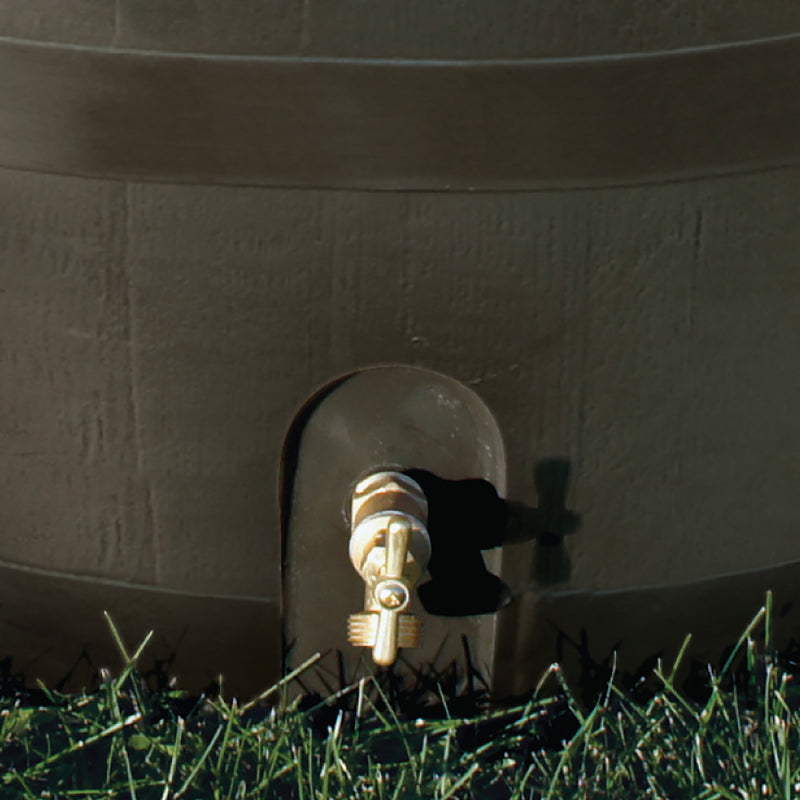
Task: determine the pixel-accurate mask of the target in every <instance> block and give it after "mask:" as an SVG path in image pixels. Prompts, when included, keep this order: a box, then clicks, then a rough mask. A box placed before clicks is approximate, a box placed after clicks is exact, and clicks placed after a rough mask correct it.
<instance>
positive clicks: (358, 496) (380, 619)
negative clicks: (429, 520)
mask: <svg viewBox="0 0 800 800" xmlns="http://www.w3.org/2000/svg"><path fill="white" fill-rule="evenodd" d="M411 512H413V513H411ZM426 517H427V501H426V500H425V495H424V494H423V493H422V490H421V489H420V488H419V486H418V485H417V484H416V483H415V482H414V481H412V480H411V479H410V478H407V477H406V476H405V475H401V474H399V473H394V472H381V473H377V474H375V475H371V476H369V477H368V478H365V479H364V480H363V481H361V482H360V483H359V484H358V486H356V490H355V492H354V494H353V500H352V533H351V538H350V558H351V560H352V562H353V565H354V566H355V568H356V570H358V572H359V574H360V575H361V577H362V578H363V579H364V581H365V584H366V592H365V602H364V605H365V609H364V611H363V612H362V613H360V614H351V615H350V617H349V619H348V639H349V641H350V642H351V644H354V645H356V646H359V647H371V648H372V658H373V660H374V662H375V663H376V664H378V665H381V666H388V665H390V664H392V663H394V661H395V659H396V658H397V650H398V648H399V647H416V646H417V645H418V644H419V642H420V639H421V632H422V631H421V629H422V626H421V623H420V622H419V620H418V619H416V617H414V616H413V615H411V614H407V613H404V612H405V611H406V609H407V608H408V607H409V605H410V604H411V588H412V586H413V585H414V584H415V583H416V582H417V580H419V578H420V576H421V574H422V572H423V571H424V570H425V568H426V566H427V563H428V560H429V558H430V541H429V539H428V534H427V531H426V530H425V523H424V521H423V520H424V519H425V518H426ZM420 518H422V519H420Z"/></svg>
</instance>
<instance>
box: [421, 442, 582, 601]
mask: <svg viewBox="0 0 800 800" xmlns="http://www.w3.org/2000/svg"><path fill="white" fill-rule="evenodd" d="M406 474H407V475H408V476H409V477H410V478H413V479H414V480H415V481H416V482H417V483H418V484H419V485H420V487H421V488H422V490H423V492H424V493H425V496H426V497H427V499H428V533H429V534H430V537H431V560H430V563H429V564H428V570H429V572H430V576H431V580H430V581H428V582H426V583H424V584H422V585H421V586H420V587H419V589H418V595H419V598H420V601H421V602H422V605H423V607H424V608H425V610H426V611H427V612H428V613H429V614H436V615H439V616H471V615H476V614H491V613H494V612H495V611H497V610H498V609H500V608H502V607H503V606H506V605H508V603H509V602H510V601H511V592H510V590H509V588H508V587H507V586H506V584H505V583H504V582H503V581H502V580H501V579H500V578H499V577H498V576H497V575H494V574H492V573H491V572H489V570H488V569H487V568H486V564H485V563H484V560H483V556H482V554H481V551H482V550H488V549H492V548H495V547H500V546H502V545H504V544H511V543H518V542H524V541H530V540H534V541H535V543H536V545H535V547H536V549H535V554H534V561H533V566H532V570H533V573H534V574H533V578H534V580H535V581H536V582H537V583H540V584H544V585H551V584H553V583H558V582H560V581H564V580H566V579H567V578H568V577H569V558H568V556H567V553H566V548H565V547H564V537H565V536H567V535H568V534H570V533H573V532H574V531H576V530H577V529H578V527H579V525H580V516H579V515H578V514H576V513H575V512H573V511H569V510H568V509H567V508H566V494H567V485H568V482H569V474H570V465H569V462H568V461H567V460H566V459H560V458H551V459H546V460H543V461H540V462H539V463H538V464H537V465H536V469H535V472H534V482H535V485H536V490H537V492H538V495H539V506H538V508H530V507H529V506H526V505H524V504H523V503H518V502H513V501H506V500H503V499H502V498H501V497H500V496H499V495H498V493H497V490H496V489H495V487H494V486H492V484H491V483H489V482H488V481H486V480H483V479H479V478H471V479H466V480H457V481H450V480H446V479H444V478H440V477H439V476H438V475H434V474H433V473H432V472H428V471H427V470H421V469H411V470H406Z"/></svg>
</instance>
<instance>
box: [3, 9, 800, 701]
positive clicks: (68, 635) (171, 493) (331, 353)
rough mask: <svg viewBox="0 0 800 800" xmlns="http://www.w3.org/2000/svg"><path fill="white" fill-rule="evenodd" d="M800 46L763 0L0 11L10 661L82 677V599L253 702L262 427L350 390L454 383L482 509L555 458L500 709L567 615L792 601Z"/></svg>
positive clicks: (515, 611) (266, 517) (269, 616)
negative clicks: (325, 395) (548, 542)
mask: <svg viewBox="0 0 800 800" xmlns="http://www.w3.org/2000/svg"><path fill="white" fill-rule="evenodd" d="M798 24H800V10H798V8H797V6H796V4H795V3H792V2H788V0H787V1H786V2H781V3H772V4H770V7H769V9H765V7H764V4H763V3H761V2H758V0H752V1H751V2H745V3H740V4H738V5H737V6H736V8H735V9H731V7H730V4H729V3H725V2H722V1H721V0H719V2H709V3H704V4H697V3H694V2H691V1H690V0H685V2H683V1H682V2H678V3H677V4H676V3H672V4H670V6H669V8H668V9H667V7H666V6H665V7H663V8H662V7H661V6H659V5H657V4H653V3H650V2H645V1H644V0H615V1H613V2H612V0H593V2H588V3H580V4H566V5H565V4H563V3H560V2H557V1H556V0H549V2H545V3H537V4H536V5H535V6H526V5H522V6H521V5H520V4H518V3H512V2H497V0H469V2H466V3H464V2H445V3H436V4H431V3H428V2H424V1H423V0H412V2H408V0H402V2H401V1H400V0H398V2H391V3H388V4H387V3H381V4H380V5H375V6H371V7H367V6H365V5H364V4H363V3H360V2H357V0H352V2H341V3H335V4H331V3H329V4H324V3H323V4H315V3H311V2H304V3H287V2H283V0H274V1H273V2H261V1H260V0H247V2H243V3H237V4H236V9H235V10H233V9H232V7H231V4H229V3H222V2H219V0H195V1H194V2H188V0H172V1H171V2H163V0H161V1H160V2H150V1H149V0H148V2H142V0H118V2H116V3H114V4H109V3H106V2H101V1H100V0H81V2H79V3H74V4H72V5H71V6H70V9H69V11H68V12H65V11H64V10H63V9H62V8H61V6H60V5H59V4H58V3H55V2H53V0H24V2H23V1H22V0H12V2H5V3H4V4H3V5H2V8H0V37H2V38H0V192H1V193H2V194H1V195H0V206H1V207H2V208H3V215H2V226H1V227H0V243H1V244H2V263H1V264H0V289H1V290H2V291H1V292H0V344H1V345H2V351H0V387H1V391H0V403H1V404H2V405H1V406H0V571H2V579H0V656H2V655H3V654H6V653H7V654H8V655H12V656H13V657H14V661H13V665H14V666H13V669H15V670H19V671H21V672H23V673H24V674H25V676H26V678H27V679H28V680H32V679H33V678H35V677H37V676H40V677H43V678H45V679H47V680H57V679H58V678H60V677H64V676H66V675H67V674H68V673H69V674H71V676H72V677H71V679H70V680H71V681H72V682H73V683H76V682H77V683H78V684H80V682H81V681H84V682H85V681H86V680H89V676H90V674H91V669H93V668H95V667H97V666H101V665H104V664H106V662H111V663H110V666H114V663H113V662H114V659H115V658H116V656H115V655H114V651H113V647H112V646H111V638H110V636H109V635H108V634H107V632H106V631H105V630H104V627H105V623H104V621H103V619H102V616H101V611H102V610H103V609H108V610H109V611H110V612H111V613H112V616H114V617H115V618H116V619H117V620H118V621H119V624H120V627H121V629H122V631H123V634H124V635H125V637H126V638H127V640H128V641H129V642H130V644H131V645H133V644H134V643H135V641H136V640H138V639H140V638H141V637H142V636H143V635H144V634H145V633H146V631H147V630H149V629H151V628H155V629H156V631H157V636H156V638H155V640H154V643H153V645H152V646H151V649H150V651H149V652H150V653H151V661H152V660H153V659H169V657H170V654H172V653H177V654H178V655H176V658H175V661H174V662H171V663H170V664H169V669H171V670H172V671H173V672H175V673H176V674H178V676H179V679H180V680H181V681H182V682H183V684H184V685H187V686H189V687H193V688H197V687H202V686H203V685H204V684H205V683H207V682H209V681H211V680H213V679H214V678H215V677H216V675H217V673H218V672H220V671H221V672H223V673H224V674H225V675H226V676H227V678H228V680H229V682H230V685H231V686H232V687H233V690H235V691H237V692H246V691H250V690H253V691H255V690H256V689H257V688H259V687H260V686H261V685H263V684H266V683H268V682H269V681H271V680H273V679H274V678H275V677H276V676H277V674H278V670H279V649H280V647H279V646H280V596H279V595H280V591H279V585H280V583H279V572H280V552H279V550H280V535H279V519H280V514H279V508H278V491H277V484H278V474H279V466H280V464H279V461H280V454H281V450H282V446H283V441H284V437H285V436H286V433H287V431H288V430H289V428H290V425H291V423H292V420H293V419H294V417H295V414H296V413H297V412H298V410H299V409H300V408H301V407H302V405H303V403H304V402H305V401H306V400H307V399H308V398H309V397H311V396H312V395H313V394H314V392H315V391H316V390H317V389H318V388H319V387H320V386H323V385H325V384H326V383H328V382H330V381H331V380H333V379H335V378H336V377H338V376H340V375H344V374H347V373H349V372H353V371H355V370H358V369H362V368H364V367H367V366H371V365H374V364H392V363H396V364H408V365H413V366H420V367H424V368H426V369H432V370H436V371H437V372H440V373H443V374H445V375H448V376H450V377H452V378H455V379H456V380H459V381H461V382H462V383H464V384H466V385H468V386H470V387H471V388H472V389H473V390H474V391H475V392H476V393H477V394H478V395H479V396H480V397H481V398H482V399H483V401H484V402H485V403H486V404H487V406H488V407H489V408H490V409H491V410H492V412H493V413H494V415H495V417H496V419H497V421H498V424H499V426H500V429H501V431H502V433H503V436H504V439H505V443H506V452H507V455H508V464H507V475H508V493H509V497H510V498H511V499H514V500H515V501H518V502H521V503H524V504H527V505H529V506H531V507H534V506H536V505H537V504H539V503H540V501H541V498H540V496H539V492H538V491H537V486H536V470H537V464H541V463H547V462H548V460H549V461H552V460H553V459H561V460H562V461H566V462H568V463H569V465H570V473H569V474H570V481H569V486H568V487H567V489H566V495H565V502H566V504H567V506H568V507H569V509H571V510H572V511H573V512H574V513H575V514H578V515H579V516H580V519H581V526H580V529H579V530H578V531H577V532H575V533H574V535H570V536H569V537H568V538H567V540H566V542H565V544H564V547H565V555H566V557H567V561H568V563H569V570H568V572H567V574H565V575H563V576H561V578H560V579H559V581H558V582H556V583H555V584H545V583H543V582H542V580H541V579H540V577H537V574H538V573H537V571H536V569H535V563H534V562H535V560H536V558H537V557H538V556H537V554H536V547H535V545H534V544H531V543H527V544H521V545H517V546H516V547H514V548H508V549H507V551H506V552H504V554H503V557H502V561H503V568H502V574H503V577H504V579H506V580H507V582H508V583H509V584H510V585H511V586H512V588H513V589H514V590H515V592H516V593H517V595H518V600H517V602H516V604H515V605H514V607H513V608H512V609H511V610H510V611H509V613H508V614H507V615H506V616H505V617H504V618H502V619H500V620H499V623H498V624H499V628H498V630H499V639H498V641H499V644H498V647H499V648H500V650H498V654H497V664H498V675H500V674H501V673H503V675H505V677H504V678H503V680H504V681H506V684H505V685H507V686H508V687H510V688H511V689H519V690H522V689H523V688H524V687H525V685H526V681H528V682H529V680H530V675H531V674H532V673H533V672H534V671H535V669H534V668H536V667H537V665H538V664H539V663H540V662H544V661H546V660H547V659H551V657H552V656H553V650H552V642H551V641H550V640H549V639H547V637H546V636H545V634H544V633H541V631H542V630H546V629H548V625H547V620H548V619H557V618H558V619H559V620H561V621H560V622H559V624H561V625H563V626H566V627H569V626H570V625H572V626H573V629H572V633H575V632H576V631H577V630H578V628H579V627H580V625H581V619H582V615H584V612H582V611H580V608H586V607H591V608H593V609H594V610H595V611H594V612H593V613H595V614H599V616H600V617H601V618H603V614H604V613H605V612H602V613H601V612H598V611H597V609H598V608H601V607H602V608H608V609H610V610H609V611H608V614H609V615H613V618H614V619H622V618H625V617H626V613H625V612H624V611H621V610H620V609H625V608H628V609H630V608H636V609H641V608H642V603H643V602H644V601H643V600H642V598H651V599H650V600H647V603H649V604H650V607H652V608H654V609H656V608H657V609H660V610H659V611H658V614H660V616H658V614H655V612H654V614H655V616H653V619H656V620H660V622H658V625H660V626H662V628H663V629H664V630H667V631H668V632H669V635H670V636H673V637H674V641H675V642H677V641H679V640H680V636H681V634H682V633H683V632H685V631H683V630H679V628H681V627H682V626H684V625H685V624H688V621H691V619H692V618H693V616H694V615H695V614H694V610H695V609H696V603H697V602H701V601H699V600H697V599H696V598H698V597H699V598H702V597H703V596H705V595H704V591H705V590H703V589H702V587H703V586H712V587H713V586H719V585H720V583H719V582H720V581H722V583H723V584H724V585H725V586H728V587H729V588H727V589H724V591H723V590H720V591H722V594H720V593H719V591H717V590H716V589H708V592H711V593H712V594H713V593H714V592H716V594H714V597H715V598H717V606H716V607H718V609H719V608H721V609H726V610H725V612H724V614H723V612H722V611H718V613H719V614H721V615H722V616H718V617H715V619H716V620H718V621H719V626H717V627H725V626H728V627H730V626H731V625H738V623H739V622H740V621H741V623H742V624H744V621H745V619H744V617H743V616H742V615H745V616H746V614H747V613H748V609H749V607H750V605H752V604H753V603H758V602H760V595H761V593H762V592H763V589H764V588H765V587H766V586H767V584H769V583H771V582H775V583H776V585H777V583H779V582H780V581H779V580H778V579H777V578H775V577H774V576H775V574H776V573H775V572H774V570H775V569H777V568H778V565H783V566H781V567H780V570H783V571H782V572H781V575H784V574H785V575H789V578H786V580H785V581H784V584H785V586H786V587H787V588H785V590H784V594H791V590H790V589H789V588H788V587H789V586H791V585H793V583H795V582H796V581H794V577H792V576H794V574H795V571H796V570H795V569H794V565H795V563H796V562H797V561H798V559H800V547H799V546H798V543H797V542H798V540H797V536H796V531H797V526H798V522H800V508H799V507H798V502H797V492H796V476H797V470H798V463H797V453H798V452H800V417H798V415H797V413H796V409H797V408H798V407H799V406H800V402H798V401H800V369H798V366H797V363H798V362H797V352H798V349H800V332H799V331H800V326H798V312H797V308H798V307H800V304H799V303H798V300H800V283H798V278H797V268H796V262H797V253H798V250H799V249H800V226H799V225H798V224H797V208H799V207H800V172H798V167H797V164H798V159H799V158H800V98H799V97H798V95H797V92H796V79H795V76H796V75H797V70H798V67H800V36H798V35H797V34H795V33H794V32H795V31H796V30H797V28H798ZM770 570H772V572H770ZM731 574H734V575H736V574H742V575H745V576H746V577H745V578H743V579H742V580H741V581H739V582H737V579H735V578H733V579H730V578H726V577H720V576H729V575H731ZM759 576H761V577H759ZM764 576H772V577H764ZM781 580H783V579H781ZM726 581H728V583H725V582H726ZM731 581H732V583H731ZM744 585H746V586H748V587H750V588H749V589H748V590H747V591H742V590H740V589H741V587H742V586H744ZM731 586H732V587H734V588H732V589H731V588H730V587H731ZM682 587H688V588H686V590H685V591H684V589H683V588H682ZM698 587H701V588H698ZM736 587H740V588H739V589H737V588H736ZM662 590H663V591H664V592H666V593H667V594H666V595H663V597H669V598H672V599H670V600H664V599H663V597H662V595H658V596H659V597H662V599H661V600H653V599H652V598H653V595H652V594H647V592H651V593H652V592H653V591H656V592H660V591H662ZM642 592H644V594H642ZM576 597H578V598H582V599H581V600H580V602H581V603H583V606H580V604H578V605H577V606H574V607H573V606H572V605H570V604H571V603H574V602H577V601H576V600H575V598H576ZM609 597H610V598H612V599H613V603H612V602H611V601H609V603H610V605H607V606H602V602H603V601H604V598H605V599H608V598H609ZM620 597H621V598H623V599H622V600H620V599H619V598H620ZM675 598H678V599H677V600H676V599H675ZM680 598H683V600H681V599H680ZM687 598H695V599H692V600H689V599H687ZM719 598H723V600H724V602H723V600H719ZM789 599H791V598H789ZM728 600H730V602H728ZM734 601H735V602H734ZM787 602H788V600H787ZM614 603H617V605H614ZM620 603H621V605H619V604H620ZM681 603H684V606H685V608H686V609H687V610H686V611H685V613H684V612H682V613H683V616H681V615H676V614H675V613H673V614H670V612H669V607H671V608H676V607H678V606H680V605H681ZM598 604H600V605H598ZM626 604H627V605H626ZM659 604H660V605H659ZM554 608H555V609H556V611H553V609H554ZM548 609H550V610H548ZM558 609H561V610H560V611H559V610H558ZM564 609H567V610H566V611H565V610H564ZM575 609H578V610H575ZM753 610H754V609H753ZM559 614H560V615H561V616H560V617H559ZM548 615H550V616H548ZM725 615H727V616H725ZM634 616H635V615H634ZM628 617H629V618H631V619H632V618H633V617H632V616H631V615H628ZM723 617H724V620H723ZM637 619H638V622H636V625H638V626H639V627H638V628H637V627H636V625H634V626H633V627H632V628H630V629H629V630H628V632H627V633H625V634H624V636H623V637H622V638H625V637H627V638H628V639H630V638H631V637H633V638H634V639H636V637H637V636H638V635H639V634H638V633H637V631H638V632H639V633H641V630H643V628H642V626H645V625H648V624H650V623H651V622H652V620H650V621H648V619H647V618H646V615H645V618H644V619H640V618H638V617H637ZM723 622H724V624H723ZM607 623H608V620H607V619H606V620H605V622H603V621H602V619H601V621H600V622H596V625H595V627H596V628H597V629H598V630H600V631H601V633H600V634H598V635H599V637H600V639H599V641H600V644H599V645H598V647H599V648H600V649H602V648H603V647H604V646H605V645H604V644H603V642H605V641H606V639H608V641H616V639H617V638H619V637H615V636H614V631H615V630H616V628H614V626H613V625H609V624H607ZM631 624H632V625H633V623H631ZM664 626H666V627H664ZM713 627H715V626H712V628H713ZM604 632H605V633H604ZM604 636H606V639H603V637H604ZM671 641H672V640H671ZM87 654H88V657H87ZM148 663H151V662H148ZM75 664H79V667H77V668H76V669H75V670H73V672H72V673H70V669H71V668H72V667H73V666H74V665H75ZM503 665H505V666H503ZM503 670H505V671H503ZM498 680H499V678H498ZM65 685H67V684H65Z"/></svg>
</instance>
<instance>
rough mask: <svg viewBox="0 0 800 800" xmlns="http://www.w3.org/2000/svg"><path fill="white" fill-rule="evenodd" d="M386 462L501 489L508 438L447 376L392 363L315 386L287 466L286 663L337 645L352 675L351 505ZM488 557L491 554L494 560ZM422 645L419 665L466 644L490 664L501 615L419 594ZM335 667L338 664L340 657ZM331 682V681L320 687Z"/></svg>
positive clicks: (292, 438)
mask: <svg viewBox="0 0 800 800" xmlns="http://www.w3.org/2000/svg"><path fill="white" fill-rule="evenodd" d="M383 468H392V469H399V470H409V469H419V470H427V471H429V472H431V473H435V474H436V475H437V476H440V477H441V478H445V479H448V480H464V479H468V478H479V479H483V480H484V481H487V482H489V483H491V484H492V485H493V486H494V487H495V488H496V489H497V491H498V493H499V494H500V495H501V496H502V495H503V494H504V492H505V483H506V463H505V450H504V446H503V439H502V436H501V433H500V429H499V427H498V424H497V421H496V420H495V418H494V415H493V414H492V412H491V411H490V410H489V408H488V407H487V406H486V405H485V403H484V402H483V401H482V400H481V399H480V398H479V397H478V396H477V395H476V394H475V392H473V391H472V390H471V389H469V388H468V387H466V386H464V385H463V384H462V383H460V382H459V381H457V380H454V379H453V378H450V377H448V376H445V375H442V374H440V373H437V372H433V371H431V370H427V369H421V368H418V367H412V366H405V365H384V366H376V367H371V368H367V369H363V370H360V371H358V372H355V373H351V374H349V375H346V376H343V377H340V378H337V379H336V380H334V381H331V382H330V383H328V384H327V385H326V386H324V387H322V388H321V389H319V390H318V391H316V392H315V393H314V394H313V395H312V396H311V397H310V398H309V399H308V400H307V401H306V402H305V403H304V404H303V406H302V407H301V409H300V410H299V411H298V413H297V415H296V417H295V419H294V420H293V422H292V425H291V426H290V429H289V431H288V433H287V436H286V440H285V444H284V449H283V458H282V468H281V481H280V483H281V485H280V494H281V520H282V532H281V534H282V535H281V541H282V559H281V563H282V587H283V598H282V602H283V620H284V643H285V649H284V667H285V668H287V667H289V666H296V665H297V664H299V663H301V661H302V660H303V659H305V658H306V657H308V656H310V655H313V654H314V653H315V652H318V651H320V652H326V651H330V650H333V651H340V652H341V660H340V662H339V663H340V664H343V665H344V669H345V671H346V672H347V677H348V678H352V677H353V676H355V675H356V674H357V672H358V671H359V669H360V667H359V663H361V658H362V655H363V651H360V650H357V649H356V648H353V647H351V646H350V645H349V644H348V643H347V639H346V620H347V616H348V614H350V613H353V612H355V611H359V610H361V604H362V602H363V591H364V589H363V584H362V583H361V579H360V578H359V576H358V575H357V574H356V573H355V571H354V570H353V568H352V566H351V564H350V561H349V559H348V555H347V545H348V533H349V531H348V525H347V519H346V507H347V504H348V500H349V497H350V494H351V492H352V488H353V486H354V485H355V483H356V482H357V481H358V480H359V479H360V478H361V477H363V476H364V475H366V474H368V473H370V472H373V471H376V470H379V469H383ZM491 566H492V563H491V557H490V567H491ZM411 611H412V612H413V613H415V614H417V615H418V616H420V617H421V618H422V620H423V624H424V628H425V636H424V641H423V645H422V646H421V647H420V648H415V649H414V650H408V651H404V652H403V655H404V658H405V660H406V661H407V662H409V663H411V664H422V663H428V662H431V661H433V660H437V661H439V660H442V661H443V662H444V663H449V662H450V661H452V660H453V658H460V657H461V656H462V654H463V643H462V638H463V637H465V636H466V637H467V641H468V642H469V645H470V648H471V653H472V659H473V661H474V664H475V666H476V667H477V668H478V669H479V671H480V672H481V673H482V674H483V675H484V676H486V677H487V679H488V677H489V673H490V672H491V652H492V649H493V642H494V624H495V620H494V616H493V615H485V616H472V617H460V618H440V617H434V616H432V615H428V614H426V613H425V611H424V609H423V608H422V607H421V604H420V603H419V600H418V599H417V598H415V600H414V604H413V605H412V608H411ZM337 669H338V667H337ZM320 688H324V687H320Z"/></svg>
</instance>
